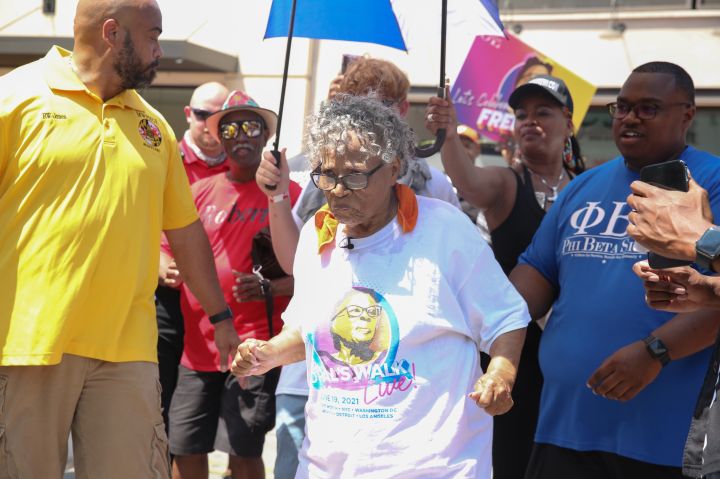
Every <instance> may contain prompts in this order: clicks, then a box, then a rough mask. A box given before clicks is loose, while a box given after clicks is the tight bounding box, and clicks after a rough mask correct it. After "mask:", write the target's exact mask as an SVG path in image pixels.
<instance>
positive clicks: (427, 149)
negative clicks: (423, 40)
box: [415, 0, 447, 158]
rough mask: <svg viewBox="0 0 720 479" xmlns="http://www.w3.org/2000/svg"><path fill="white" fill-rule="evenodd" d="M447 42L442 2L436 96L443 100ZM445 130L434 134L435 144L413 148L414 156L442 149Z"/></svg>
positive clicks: (444, 5) (443, 0)
mask: <svg viewBox="0 0 720 479" xmlns="http://www.w3.org/2000/svg"><path fill="white" fill-rule="evenodd" d="M446 42H447V0H442V14H441V15H440V82H439V83H438V90H437V96H438V97H440V98H445V49H446V48H445V44H446ZM445 135H446V132H445V129H444V128H441V129H439V130H438V131H437V133H436V134H435V142H434V143H433V144H432V145H430V146H428V147H425V148H420V147H417V148H415V156H417V157H418V158H428V157H430V156H432V155H434V154H435V153H437V152H438V151H440V148H442V145H443V143H444V142H445Z"/></svg>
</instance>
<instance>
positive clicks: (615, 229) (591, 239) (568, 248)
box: [562, 201, 643, 260]
mask: <svg viewBox="0 0 720 479" xmlns="http://www.w3.org/2000/svg"><path fill="white" fill-rule="evenodd" d="M630 211H631V210H630V207H629V206H628V205H627V203H625V202H624V201H613V202H612V206H609V205H608V206H605V205H602V204H601V202H599V201H588V202H587V203H586V206H585V207H583V208H580V209H578V210H576V211H575V212H573V214H572V215H570V225H569V226H570V228H571V229H572V233H571V234H570V235H569V236H567V237H566V238H565V239H564V241H563V242H562V254H563V255H571V256H575V257H585V258H602V259H603V260H610V259H612V260H617V259H632V260H637V259H640V258H641V257H642V256H643V253H641V252H639V251H636V249H635V241H634V240H633V239H632V238H630V237H629V236H628V234H627V226H628V214H629V213H630Z"/></svg>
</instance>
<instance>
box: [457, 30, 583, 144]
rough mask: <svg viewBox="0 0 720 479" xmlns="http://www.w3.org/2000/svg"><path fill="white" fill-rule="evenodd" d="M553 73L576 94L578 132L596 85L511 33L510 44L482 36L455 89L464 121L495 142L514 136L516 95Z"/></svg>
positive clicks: (476, 40)
mask: <svg viewBox="0 0 720 479" xmlns="http://www.w3.org/2000/svg"><path fill="white" fill-rule="evenodd" d="M548 74H549V75H553V76H556V77H559V78H562V79H563V80H564V81H565V83H566V84H567V86H568V88H569V89H570V94H571V95H572V97H573V102H574V106H575V111H574V112H573V123H574V124H575V130H576V131H577V130H578V129H579V128H580V125H581V124H582V120H583V118H584V117H585V114H586V113H587V110H588V108H589V107H590V101H591V100H592V97H593V95H594V94H595V90H596V87H595V86H594V85H592V84H590V83H589V82H588V81H586V80H584V79H583V78H581V77H579V76H577V75H576V74H574V73H573V72H571V71H570V70H568V69H567V68H565V67H564V66H562V65H560V64H559V63H557V62H556V61H554V60H552V59H551V58H548V57H547V56H545V55H543V54H542V53H540V52H538V51H537V50H535V49H533V48H532V47H530V46H529V45H527V44H525V43H523V42H522V41H521V40H519V39H518V38H517V37H515V36H513V35H511V34H508V35H507V39H505V38H500V37H491V36H479V37H476V38H475V41H474V42H473V45H472V47H471V48H470V52H469V53H468V55H467V57H466V58H465V63H464V64H463V66H462V68H461V69H460V73H459V74H458V78H457V81H456V82H455V84H454V85H453V86H452V89H451V90H450V93H451V96H452V100H453V102H454V103H455V109H456V110H457V115H458V122H459V123H464V124H466V125H469V126H472V127H473V128H476V129H477V131H478V133H480V134H481V135H483V136H484V137H486V138H489V139H490V140H493V141H503V140H504V139H506V138H509V137H511V136H512V132H513V126H514V124H515V116H514V115H513V113H512V109H511V108H510V107H509V106H508V104H507V100H508V98H509V97H510V94H511V93H512V92H513V90H514V89H515V88H517V87H518V86H520V85H522V84H524V83H527V81H528V80H530V79H531V78H532V77H534V76H536V75H548Z"/></svg>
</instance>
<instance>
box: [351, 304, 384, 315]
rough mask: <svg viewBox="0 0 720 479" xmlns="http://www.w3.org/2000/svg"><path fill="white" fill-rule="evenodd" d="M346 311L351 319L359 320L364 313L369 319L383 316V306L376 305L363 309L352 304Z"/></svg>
mask: <svg viewBox="0 0 720 479" xmlns="http://www.w3.org/2000/svg"><path fill="white" fill-rule="evenodd" d="M345 311H346V312H347V315H348V316H350V317H351V318H359V317H361V316H362V315H363V313H365V314H366V315H367V317H368V318H377V317H380V315H381V314H382V306H380V305H379V304H374V305H372V306H368V307H367V308H363V307H362V306H357V305H355V304H351V305H350V306H348V307H347V308H345Z"/></svg>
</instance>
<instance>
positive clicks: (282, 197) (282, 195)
mask: <svg viewBox="0 0 720 479" xmlns="http://www.w3.org/2000/svg"><path fill="white" fill-rule="evenodd" d="M288 198H290V195H289V194H287V193H280V194H277V195H273V196H268V200H269V201H270V203H280V202H282V201H285V200H286V199H288Z"/></svg>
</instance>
